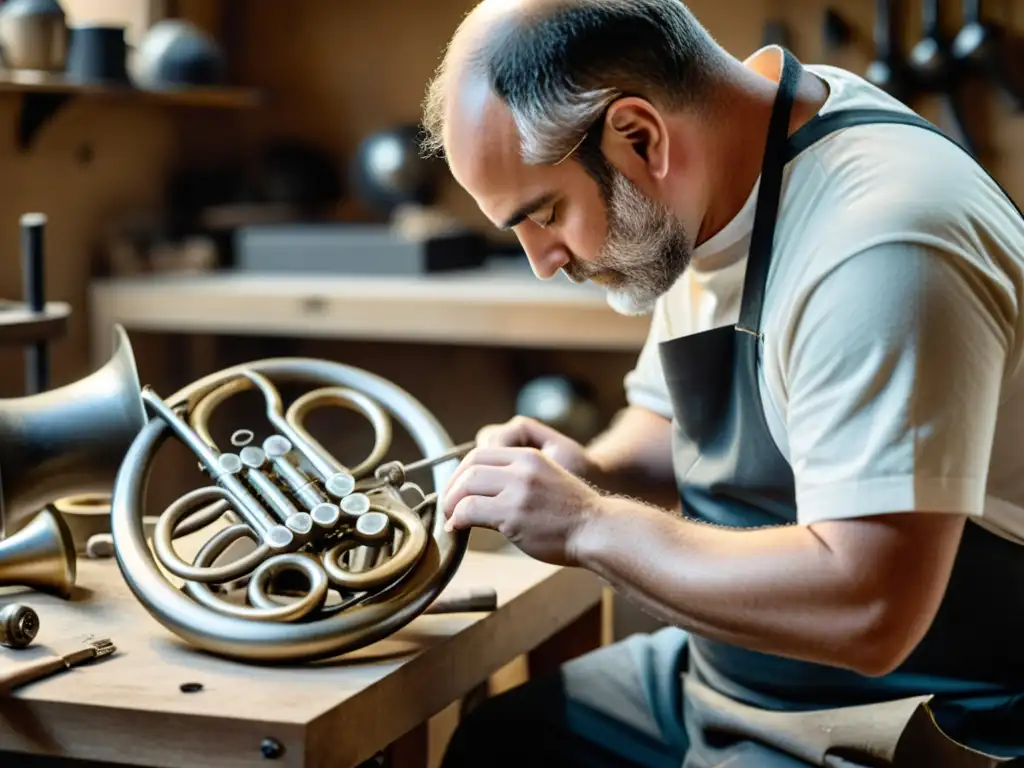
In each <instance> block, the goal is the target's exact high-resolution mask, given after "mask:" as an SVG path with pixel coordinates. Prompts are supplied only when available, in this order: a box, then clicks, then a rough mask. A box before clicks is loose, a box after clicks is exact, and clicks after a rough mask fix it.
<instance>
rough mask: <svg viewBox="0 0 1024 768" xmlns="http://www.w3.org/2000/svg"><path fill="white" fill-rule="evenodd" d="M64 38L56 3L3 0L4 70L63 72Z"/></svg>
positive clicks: (0, 43) (0, 55)
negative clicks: (4, 1)
mask: <svg viewBox="0 0 1024 768" xmlns="http://www.w3.org/2000/svg"><path fill="white" fill-rule="evenodd" d="M68 39H69V33H68V25H67V18H66V16H65V14H64V9H63V8H62V7H61V5H60V3H59V2H57V0H7V2H6V3H4V4H3V5H2V6H0V64H2V65H3V66H4V67H5V68H6V69H8V70H11V71H28V72H44V73H59V72H63V71H64V66H65V64H66V63H67V56H68Z"/></svg>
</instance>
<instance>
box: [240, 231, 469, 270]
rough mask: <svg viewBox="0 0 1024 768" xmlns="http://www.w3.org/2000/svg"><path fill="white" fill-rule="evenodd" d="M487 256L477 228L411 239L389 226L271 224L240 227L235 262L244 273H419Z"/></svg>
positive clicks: (464, 266) (465, 265)
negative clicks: (471, 230)
mask: <svg viewBox="0 0 1024 768" xmlns="http://www.w3.org/2000/svg"><path fill="white" fill-rule="evenodd" d="M486 255H487V247H486V241H485V239H484V238H483V236H482V235H479V234H477V233H473V232H466V233H458V234H454V235H445V236H441V237H432V238H429V239H424V240H418V241H411V240H407V239H405V238H402V237H400V236H399V235H398V234H396V233H395V232H394V231H392V230H391V229H390V228H389V227H387V226H385V225H374V224H334V223H330V224H287V225H279V224H273V225H269V224H268V225H259V226H248V227H239V228H238V230H236V232H235V259H234V261H235V269H237V270H240V271H243V272H290V273H326V274H349V275H353V274H354V275H419V274H425V273H429V272H442V271H446V270H453V269H469V268H473V267H479V266H481V265H482V264H483V263H484V260H485V258H486Z"/></svg>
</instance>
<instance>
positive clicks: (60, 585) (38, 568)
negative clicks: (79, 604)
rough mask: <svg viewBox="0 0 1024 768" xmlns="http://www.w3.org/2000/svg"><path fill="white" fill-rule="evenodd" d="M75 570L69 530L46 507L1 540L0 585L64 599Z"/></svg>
mask: <svg viewBox="0 0 1024 768" xmlns="http://www.w3.org/2000/svg"><path fill="white" fill-rule="evenodd" d="M77 570H78V569H77V560H76V555H75V545H74V542H73V540H72V538H71V531H70V530H69V529H68V527H67V525H66V524H65V523H64V520H63V519H62V518H61V516H60V515H59V514H58V513H56V512H54V511H53V510H51V509H49V508H46V509H43V510H41V511H40V512H39V513H38V514H37V515H35V517H33V518H32V519H31V520H30V521H29V522H28V524H27V525H25V527H23V528H22V529H21V530H20V531H18V533H16V534H14V535H13V536H9V537H7V538H6V539H4V540H3V541H0V587H29V588H30V589H34V590H36V591H37V592H47V593H49V594H53V595H57V596H59V597H63V598H65V599H67V598H69V597H71V593H72V591H74V587H75V579H76V574H77Z"/></svg>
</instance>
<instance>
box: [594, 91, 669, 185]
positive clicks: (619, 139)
mask: <svg viewBox="0 0 1024 768" xmlns="http://www.w3.org/2000/svg"><path fill="white" fill-rule="evenodd" d="M601 150H602V152H603V153H604V156H605V157H606V158H607V159H608V162H610V163H611V164H612V165H614V166H615V167H616V169H618V171H619V172H620V173H622V174H623V175H625V176H626V177H627V178H629V179H631V180H632V181H634V182H637V181H639V180H640V177H643V176H649V177H651V178H653V179H655V180H658V181H660V180H661V179H663V178H664V177H665V175H666V174H667V173H668V165H669V151H668V132H667V129H666V127H665V121H664V120H663V119H662V117H661V114H660V113H659V112H658V110H657V109H655V107H654V106H653V105H652V104H651V103H650V102H649V101H647V100H645V99H641V98H636V97H626V98H621V99H619V100H618V101H616V102H615V103H613V104H612V105H611V106H610V107H609V108H608V111H607V112H606V113H605V120H604V133H603V135H602V137H601Z"/></svg>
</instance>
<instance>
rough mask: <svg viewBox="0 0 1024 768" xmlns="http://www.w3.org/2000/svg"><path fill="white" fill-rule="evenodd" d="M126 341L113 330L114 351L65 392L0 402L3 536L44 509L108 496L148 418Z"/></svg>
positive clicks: (117, 328)
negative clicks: (79, 497)
mask: <svg viewBox="0 0 1024 768" xmlns="http://www.w3.org/2000/svg"><path fill="white" fill-rule="evenodd" d="M141 395H142V388H141V385H140V383H139V374H138V370H137V368H136V365H135V356H134V354H133V352H132V346H131V343H130V342H129V340H128V334H127V333H126V332H125V330H124V328H123V327H122V326H120V325H117V326H115V327H114V352H113V354H112V355H111V357H110V359H109V360H108V361H107V363H106V364H105V365H104V366H103V367H102V368H100V369H99V370H97V371H95V372H93V373H92V374H90V375H88V376H86V377H84V378H82V379H79V380H78V381H74V382H72V383H70V384H68V385H66V386H63V387H59V388H56V389H52V390H49V391H46V392H41V393H39V394H36V395H29V396H27V397H15V398H8V399H2V400H0V537H8V536H12V535H14V534H16V533H18V532H19V531H20V530H22V529H23V528H24V527H25V526H26V525H28V524H29V522H30V521H31V520H32V518H33V517H34V516H35V515H36V514H37V513H38V512H39V511H40V510H41V509H42V508H43V507H44V506H45V505H47V504H50V503H52V502H53V501H55V500H57V499H59V498H62V497H65V496H71V495H76V494H81V493H108V494H109V493H111V491H112V489H113V485H114V480H115V479H116V477H117V472H118V470H119V469H120V466H121V462H122V461H123V459H124V457H125V454H126V453H127V451H128V449H129V448H130V447H131V445H132V441H133V440H134V439H135V437H136V435H137V434H138V433H139V431H140V430H141V429H142V428H143V426H145V424H146V421H147V417H146V412H145V409H144V406H143V403H142V397H141Z"/></svg>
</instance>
